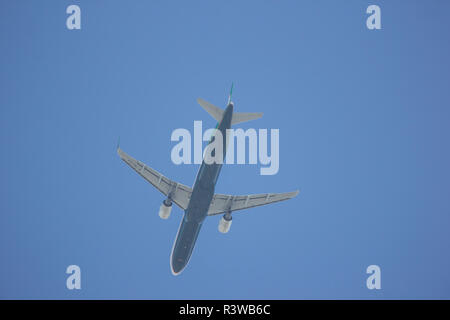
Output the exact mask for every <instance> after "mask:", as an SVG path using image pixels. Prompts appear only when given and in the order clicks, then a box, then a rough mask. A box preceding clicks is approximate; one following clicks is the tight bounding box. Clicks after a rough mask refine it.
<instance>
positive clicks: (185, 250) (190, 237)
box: [170, 214, 202, 275]
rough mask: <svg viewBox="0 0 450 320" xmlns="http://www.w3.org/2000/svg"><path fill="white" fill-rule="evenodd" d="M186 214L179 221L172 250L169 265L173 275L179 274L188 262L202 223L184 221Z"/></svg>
mask: <svg viewBox="0 0 450 320" xmlns="http://www.w3.org/2000/svg"><path fill="white" fill-rule="evenodd" d="M186 218H187V214H185V217H184V218H183V220H182V221H181V225H180V228H179V230H178V234H177V237H176V239H175V243H174V245H173V249H172V255H171V258H170V265H171V269H172V273H173V274H174V275H177V274H179V273H180V272H181V271H183V269H184V268H185V267H186V265H187V264H188V262H189V259H190V257H191V255H192V251H193V249H194V246H195V242H196V240H197V237H198V234H199V232H200V228H201V227H202V223H201V222H200V223H199V222H196V221H195V220H189V219H186Z"/></svg>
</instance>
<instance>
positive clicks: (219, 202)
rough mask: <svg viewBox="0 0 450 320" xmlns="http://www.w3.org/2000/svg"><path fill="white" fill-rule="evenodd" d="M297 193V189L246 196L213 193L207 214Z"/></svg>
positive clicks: (270, 201)
mask: <svg viewBox="0 0 450 320" xmlns="http://www.w3.org/2000/svg"><path fill="white" fill-rule="evenodd" d="M297 194H298V190H297V191H293V192H285V193H262V194H250V195H247V196H232V195H226V194H215V195H214V197H213V200H212V202H211V205H210V206H209V210H208V216H213V215H215V214H220V213H225V212H228V211H236V210H242V209H247V208H253V207H257V206H263V205H265V204H269V203H274V202H279V201H283V200H288V199H291V198H293V197H295V196H296V195H297Z"/></svg>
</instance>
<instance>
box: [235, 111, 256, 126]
mask: <svg viewBox="0 0 450 320" xmlns="http://www.w3.org/2000/svg"><path fill="white" fill-rule="evenodd" d="M262 116H263V114H262V112H257V113H252V112H235V113H233V118H231V125H234V124H238V123H241V122H246V121H250V120H255V119H259V118H261V117H262Z"/></svg>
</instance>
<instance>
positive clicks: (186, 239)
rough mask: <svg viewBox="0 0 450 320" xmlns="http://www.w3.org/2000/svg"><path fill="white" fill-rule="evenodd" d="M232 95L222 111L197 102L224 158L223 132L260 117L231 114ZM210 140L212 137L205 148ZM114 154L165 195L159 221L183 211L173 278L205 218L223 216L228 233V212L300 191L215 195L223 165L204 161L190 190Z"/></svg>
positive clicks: (222, 224)
mask: <svg viewBox="0 0 450 320" xmlns="http://www.w3.org/2000/svg"><path fill="white" fill-rule="evenodd" d="M232 93H233V85H231V90H230V94H229V96H228V102H227V107H226V109H225V110H223V109H221V108H219V107H216V106H215V105H213V104H211V103H209V102H207V101H205V100H203V99H201V98H198V99H197V102H198V103H199V104H200V106H201V107H203V109H205V110H206V111H207V112H208V113H209V114H210V115H211V116H212V117H213V118H214V119H215V120H216V121H217V122H218V124H217V127H216V130H220V131H221V133H222V137H223V146H224V147H223V157H224V158H225V153H226V146H227V145H226V130H227V129H230V128H231V126H232V125H235V124H238V123H242V122H245V121H250V120H254V119H258V118H261V117H262V113H248V112H245V113H244V112H233V109H234V103H233V102H232V101H231V96H232ZM219 137H220V135H219ZM213 141H214V135H213V137H212V138H211V140H210V142H209V143H208V145H210V144H211V143H212V142H213ZM117 153H118V154H119V156H120V158H121V159H122V160H123V161H124V162H125V163H126V164H128V165H129V166H130V167H131V168H133V169H134V170H135V171H136V172H137V173H138V174H139V175H141V176H142V177H143V178H144V179H145V180H147V181H148V182H149V183H150V184H152V185H153V186H154V187H155V188H156V189H158V190H159V191H160V192H161V193H162V194H164V196H166V199H165V200H164V201H163V203H162V204H161V206H160V209H159V216H160V218H162V219H168V218H169V216H170V213H171V210H172V203H175V204H176V205H178V206H179V207H180V208H181V209H183V210H184V211H185V213H184V216H183V219H182V220H181V223H180V227H179V229H178V232H177V236H176V238H175V242H174V244H173V247H172V253H171V256H170V268H171V271H172V274H173V275H179V274H180V273H181V272H182V271H183V270H184V269H185V267H186V265H187V264H188V262H189V259H190V257H191V255H192V251H193V249H194V245H195V242H196V240H197V237H198V234H199V232H200V229H201V227H202V224H203V221H204V220H205V218H206V217H208V216H213V215H218V214H223V216H222V218H221V220H220V222H219V227H218V229H219V231H220V232H221V233H227V232H228V231H229V230H230V227H231V222H232V217H231V213H232V212H233V211H237V210H242V209H248V208H252V207H256V206H262V205H266V204H269V203H274V202H279V201H283V200H288V199H291V198H293V197H295V196H296V195H297V194H298V192H299V191H298V190H297V191H293V192H286V193H264V194H252V195H243V196H239V195H225V194H214V189H215V186H216V183H217V179H218V177H219V173H220V170H221V168H222V163H216V162H213V163H211V164H208V163H206V162H205V158H203V162H202V164H201V166H200V169H199V171H198V173H197V177H196V179H195V182H194V186H193V187H192V188H189V187H188V186H186V185H183V184H181V183H178V182H175V181H173V180H170V179H168V178H166V177H165V176H163V175H162V174H161V173H159V172H158V171H156V170H154V169H152V168H150V167H149V166H147V165H146V164H144V163H143V162H141V161H139V160H136V159H134V158H132V157H131V156H129V155H128V154H126V153H125V152H124V151H122V149H120V146H119V145H118V146H117ZM219 157H220V155H219ZM219 162H220V161H219Z"/></svg>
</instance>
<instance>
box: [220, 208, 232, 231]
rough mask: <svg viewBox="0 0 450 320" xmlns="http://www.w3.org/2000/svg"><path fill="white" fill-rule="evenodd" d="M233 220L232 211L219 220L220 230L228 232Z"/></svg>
mask: <svg viewBox="0 0 450 320" xmlns="http://www.w3.org/2000/svg"><path fill="white" fill-rule="evenodd" d="M231 222H232V218H231V213H226V214H224V215H223V217H222V219H220V222H219V231H220V232H222V233H227V232H228V231H230V227H231Z"/></svg>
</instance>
